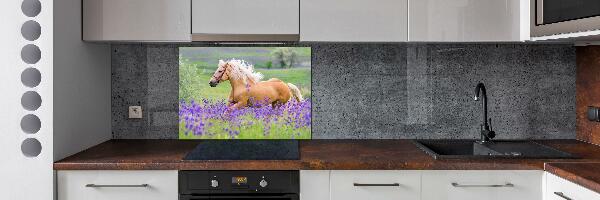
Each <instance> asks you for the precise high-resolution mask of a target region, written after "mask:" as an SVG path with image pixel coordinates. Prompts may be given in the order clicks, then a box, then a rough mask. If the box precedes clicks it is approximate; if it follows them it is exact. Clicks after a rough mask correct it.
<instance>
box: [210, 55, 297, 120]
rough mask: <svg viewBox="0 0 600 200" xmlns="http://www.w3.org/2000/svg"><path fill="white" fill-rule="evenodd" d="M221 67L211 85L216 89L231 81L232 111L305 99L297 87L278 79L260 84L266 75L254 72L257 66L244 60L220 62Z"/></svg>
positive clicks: (230, 100)
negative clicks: (224, 82) (222, 83)
mask: <svg viewBox="0 0 600 200" xmlns="http://www.w3.org/2000/svg"><path fill="white" fill-rule="evenodd" d="M218 66H219V68H217V71H215V73H214V74H213V76H212V78H211V79H210V82H209V85H210V86H211V87H216V86H217V84H219V83H221V82H222V81H227V80H229V83H230V84H231V92H230V93H229V99H228V101H229V105H228V106H229V108H230V109H237V108H243V107H246V106H262V105H268V104H271V105H272V106H278V105H282V104H285V103H287V102H288V101H289V100H290V99H291V98H292V97H293V98H294V99H296V101H298V102H300V101H302V100H303V98H302V94H300V90H299V89H298V87H296V86H295V85H294V84H291V83H287V84H286V83H284V82H283V81H281V80H279V79H276V78H272V79H269V80H268V81H260V79H262V74H260V73H258V72H254V69H253V66H252V65H250V64H248V63H246V62H245V61H243V60H235V59H232V60H228V61H227V62H225V61H223V60H219V65H218Z"/></svg>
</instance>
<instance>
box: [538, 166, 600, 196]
mask: <svg viewBox="0 0 600 200" xmlns="http://www.w3.org/2000/svg"><path fill="white" fill-rule="evenodd" d="M557 193H558V194H557ZM544 195H545V196H544V197H545V198H544V199H545V200H566V199H568V198H570V199H572V200H600V194H598V193H596V192H594V191H591V190H588V189H587V188H584V187H582V186H580V185H577V184H575V183H573V182H570V181H567V180H565V179H563V178H560V177H558V176H556V175H554V174H550V173H546V191H545V193H544ZM561 195H562V196H561Z"/></svg>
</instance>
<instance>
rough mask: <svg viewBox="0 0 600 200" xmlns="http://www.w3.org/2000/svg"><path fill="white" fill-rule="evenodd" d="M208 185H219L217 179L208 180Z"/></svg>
mask: <svg viewBox="0 0 600 200" xmlns="http://www.w3.org/2000/svg"><path fill="white" fill-rule="evenodd" d="M210 187H214V188H216V187H219V181H217V180H210Z"/></svg>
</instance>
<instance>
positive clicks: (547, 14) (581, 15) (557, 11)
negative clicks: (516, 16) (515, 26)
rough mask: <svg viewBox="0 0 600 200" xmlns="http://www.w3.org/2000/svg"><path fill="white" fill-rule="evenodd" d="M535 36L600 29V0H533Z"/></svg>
mask: <svg viewBox="0 0 600 200" xmlns="http://www.w3.org/2000/svg"><path fill="white" fill-rule="evenodd" d="M531 10H532V13H531V15H532V25H533V26H532V28H531V35H532V36H534V37H540V36H550V35H557V34H566V33H574V32H584V31H592V30H599V29H600V0H532V9H531Z"/></svg>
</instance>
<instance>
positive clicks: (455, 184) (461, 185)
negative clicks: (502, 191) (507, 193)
mask: <svg viewBox="0 0 600 200" xmlns="http://www.w3.org/2000/svg"><path fill="white" fill-rule="evenodd" d="M452 186H454V187H514V186H515V185H514V184H512V183H506V184H502V185H500V184H491V185H463V184H459V183H452Z"/></svg>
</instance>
